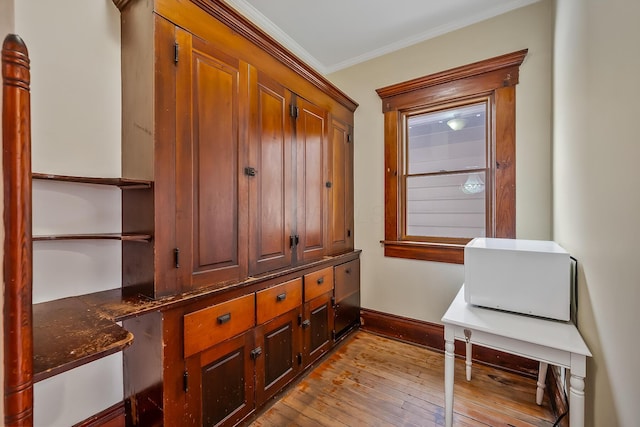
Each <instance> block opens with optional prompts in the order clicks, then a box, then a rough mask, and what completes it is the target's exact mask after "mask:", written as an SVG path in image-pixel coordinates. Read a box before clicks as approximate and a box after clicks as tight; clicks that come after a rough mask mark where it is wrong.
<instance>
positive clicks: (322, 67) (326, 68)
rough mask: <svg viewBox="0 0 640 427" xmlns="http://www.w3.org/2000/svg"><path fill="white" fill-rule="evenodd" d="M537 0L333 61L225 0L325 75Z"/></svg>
mask: <svg viewBox="0 0 640 427" xmlns="http://www.w3.org/2000/svg"><path fill="white" fill-rule="evenodd" d="M538 1H540V0H513V1H510V2H508V3H505V4H502V5H500V6H497V7H493V8H490V9H487V10H484V11H483V12H481V13H478V14H475V15H473V16H468V17H464V18H461V19H458V20H456V21H453V22H450V23H448V24H445V25H441V26H439V27H436V28H432V29H429V30H428V31H425V32H422V33H419V34H416V35H414V36H411V37H408V38H405V39H403V40H399V41H397V42H393V43H390V44H388V45H385V46H381V47H379V48H377V49H374V50H371V51H368V52H365V53H363V54H361V55H358V56H355V57H353V58H349V59H347V60H345V61H342V62H338V63H335V64H323V63H322V62H320V61H319V60H318V59H316V58H315V57H314V56H313V55H312V54H311V53H309V52H308V51H307V50H306V49H304V48H303V47H302V46H300V45H299V44H298V43H297V42H296V41H295V40H294V39H293V38H292V37H291V36H289V35H288V34H287V33H285V32H284V31H283V30H282V29H281V28H280V27H278V26H277V25H276V24H274V23H273V22H272V21H271V20H269V19H268V18H267V17H266V16H265V15H263V14H262V12H260V11H259V10H258V9H256V8H255V7H254V6H252V5H251V4H250V3H249V2H248V1H247V0H225V2H226V3H227V4H229V5H230V6H231V7H233V8H234V9H236V10H237V11H238V12H239V13H241V14H243V15H244V16H245V17H246V18H247V19H249V20H250V21H252V22H253V23H254V24H256V25H257V26H258V27H260V28H262V29H263V30H264V31H265V32H266V33H268V34H269V35H270V36H272V37H273V38H274V39H276V40H277V41H278V42H279V43H281V44H282V45H283V46H285V47H286V48H287V49H289V50H290V51H291V52H293V53H294V54H295V55H297V56H298V57H299V58H300V59H302V60H303V61H304V62H306V63H307V64H309V65H310V66H312V67H314V68H315V69H316V70H317V71H319V72H320V73H322V74H325V75H326V74H330V73H333V72H336V71H339V70H342V69H344V68H348V67H351V66H354V65H357V64H360V63H362V62H365V61H369V60H371V59H374V58H377V57H379V56H383V55H386V54H389V53H391V52H394V51H397V50H400V49H404V48H406V47H409V46H412V45H414V44H417V43H420V42H423V41H426V40H429V39H432V38H435V37H438V36H441V35H443V34H446V33H449V32H451V31H455V30H459V29H461V28H464V27H467V26H469V25H472V24H475V23H478V22H481V21H484V20H487V19H490V18H493V17H495V16H498V15H502V14H503V13H507V12H510V11H512V10H515V9H519V8H521V7H524V6H528V5H530V4H533V3H536V2H538Z"/></svg>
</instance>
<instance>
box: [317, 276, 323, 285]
mask: <svg viewBox="0 0 640 427" xmlns="http://www.w3.org/2000/svg"><path fill="white" fill-rule="evenodd" d="M316 282H317V283H318V285H322V284H323V283H324V277H321V278H319V279H318V280H316Z"/></svg>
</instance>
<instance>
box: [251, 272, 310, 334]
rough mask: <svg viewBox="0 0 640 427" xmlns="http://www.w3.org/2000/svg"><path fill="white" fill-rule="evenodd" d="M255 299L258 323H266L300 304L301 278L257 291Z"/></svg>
mask: <svg viewBox="0 0 640 427" xmlns="http://www.w3.org/2000/svg"><path fill="white" fill-rule="evenodd" d="M256 298H257V301H256V304H257V310H256V312H257V317H258V323H264V322H267V321H269V320H271V319H273V318H274V317H277V316H279V315H281V314H284V313H286V312H287V311H290V310H293V309H294V308H296V307H298V306H299V305H301V304H302V278H299V279H295V280H291V281H290V282H286V283H283V284H281V285H277V286H273V287H271V288H267V289H264V290H262V291H259V292H257V293H256Z"/></svg>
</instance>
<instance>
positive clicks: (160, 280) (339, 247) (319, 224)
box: [114, 0, 359, 425]
mask: <svg viewBox="0 0 640 427" xmlns="http://www.w3.org/2000/svg"><path fill="white" fill-rule="evenodd" d="M114 3H115V4H116V5H117V6H118V8H119V9H120V11H121V17H122V27H121V28H122V79H123V121H122V123H123V141H122V156H123V160H122V165H123V166H122V173H123V176H124V177H126V178H129V179H147V180H152V181H153V186H152V187H151V188H147V189H140V190H130V191H128V192H127V193H126V194H127V195H126V196H123V229H124V230H125V231H126V232H129V233H134V232H136V233H143V232H144V233H147V234H148V235H151V236H153V238H152V239H151V242H150V243H149V244H148V245H147V246H146V247H136V246H134V245H133V244H124V243H123V291H122V294H123V295H130V294H136V295H143V296H146V297H148V298H149V300H150V301H158V304H159V305H158V306H157V307H156V309H155V310H149V309H148V308H147V309H146V310H145V312H144V313H135V314H132V312H127V314H126V316H125V318H124V319H122V320H124V321H123V327H124V328H125V329H127V330H129V331H131V332H132V333H133V334H134V337H136V338H134V343H133V345H132V346H131V347H130V348H128V349H127V350H126V351H125V354H124V359H125V360H124V365H125V395H126V397H127V401H128V423H129V424H131V425H153V424H156V423H164V424H165V425H235V424H237V423H238V422H240V421H241V420H243V419H245V418H246V417H247V416H248V415H249V414H251V413H252V412H254V411H255V410H257V409H258V408H259V407H260V406H262V405H263V404H264V403H266V402H267V401H268V400H269V399H271V398H272V397H273V396H275V395H276V394H277V393H278V392H279V391H280V390H282V388H283V387H285V386H286V385H287V384H288V383H290V382H291V381H292V380H293V379H294V378H296V376H298V375H300V374H301V373H302V372H303V371H304V370H305V369H306V368H308V367H309V366H311V365H312V364H313V363H314V362H315V361H317V360H318V358H319V357H321V356H322V355H323V354H325V353H326V352H327V351H329V350H330V349H331V348H332V347H333V345H334V344H335V342H336V341H335V337H336V335H337V334H343V333H344V332H345V331H347V330H348V328H349V326H351V325H355V324H357V322H358V320H359V317H354V315H353V313H354V307H355V305H354V304H355V303H354V301H355V299H354V298H353V297H351V299H349V301H348V302H347V301H346V300H341V304H342V305H341V306H340V307H341V308H340V310H334V303H335V301H336V294H335V290H334V283H335V285H336V286H338V285H339V284H340V283H342V282H341V280H343V279H342V276H340V275H339V274H338V270H336V266H338V265H342V264H344V263H349V262H352V261H354V260H357V259H358V257H359V252H358V251H355V250H354V230H353V113H354V111H355V108H356V107H357V104H356V103H355V102H354V101H352V100H351V99H350V98H348V97H347V96H346V95H345V94H343V93H342V92H341V91H339V90H338V89H337V88H335V87H334V86H333V85H331V84H330V83H329V82H328V81H327V80H326V79H325V78H324V77H322V76H321V75H320V74H318V73H317V72H316V71H314V70H312V69H311V68H309V67H308V66H307V65H305V64H303V63H302V62H300V61H299V60H298V59H297V58H295V57H294V56H293V55H291V54H290V53H289V52H288V51H286V50H284V49H283V48H282V47H281V46H280V45H278V44H277V43H274V42H273V40H272V39H271V38H270V37H268V36H267V35H265V34H264V33H262V32H261V31H260V30H258V29H257V28H256V27H254V26H253V25H252V24H250V23H249V22H248V21H246V20H245V19H244V18H243V17H241V16H240V15H239V14H237V13H236V12H235V11H233V9H231V8H229V6H227V5H226V4H225V3H224V2H223V1H219V0H149V1H146V0H114ZM350 283H351V282H350ZM353 283H355V282H353ZM357 285H358V286H359V282H358V283H357ZM163 301H165V302H163ZM358 302H359V294H358ZM347 304H350V305H349V307H350V309H349V310H346V309H345V308H342V307H346V305H347ZM134 312H135V311H134ZM347 312H348V314H347ZM119 320H120V319H119ZM334 325H337V326H339V327H340V331H338V333H337V332H336V327H337V326H334Z"/></svg>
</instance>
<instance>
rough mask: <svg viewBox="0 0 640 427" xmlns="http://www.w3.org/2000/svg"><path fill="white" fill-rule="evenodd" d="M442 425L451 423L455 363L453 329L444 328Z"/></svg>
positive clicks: (449, 425) (450, 424)
mask: <svg viewBox="0 0 640 427" xmlns="http://www.w3.org/2000/svg"><path fill="white" fill-rule="evenodd" d="M444 337H445V342H444V425H445V427H452V425H453V373H454V364H455V355H454V353H455V346H454V344H453V342H454V338H453V329H451V328H447V326H446V325H445V328H444Z"/></svg>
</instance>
